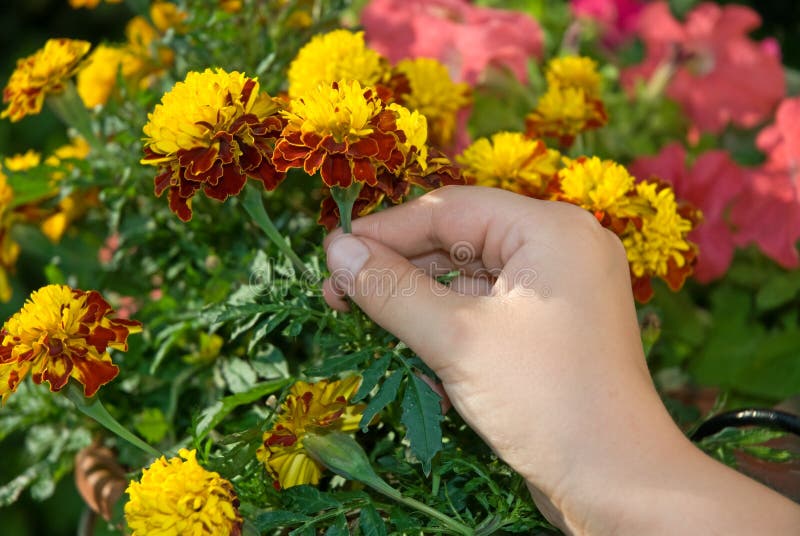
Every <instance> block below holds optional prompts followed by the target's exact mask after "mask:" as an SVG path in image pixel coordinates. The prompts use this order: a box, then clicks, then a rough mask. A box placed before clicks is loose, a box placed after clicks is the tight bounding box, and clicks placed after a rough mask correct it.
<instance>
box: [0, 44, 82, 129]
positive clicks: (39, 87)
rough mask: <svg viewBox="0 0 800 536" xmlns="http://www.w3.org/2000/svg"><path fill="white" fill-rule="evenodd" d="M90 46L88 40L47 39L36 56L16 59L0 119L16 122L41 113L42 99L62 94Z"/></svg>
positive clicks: (5, 91) (5, 93)
mask: <svg viewBox="0 0 800 536" xmlns="http://www.w3.org/2000/svg"><path fill="white" fill-rule="evenodd" d="M91 46H92V45H91V44H90V43H89V42H87V41H79V40H74V39H49V40H48V41H47V42H46V43H45V45H44V47H43V48H41V49H39V50H38V51H37V52H36V53H34V54H32V55H30V56H27V57H25V58H22V59H19V60H17V67H16V69H15V70H14V72H13V73H11V78H9V80H8V85H6V87H5V89H4V90H3V102H4V103H7V104H8V108H6V109H5V110H3V113H2V114H0V118H6V117H8V118H10V119H11V121H12V122H16V121H19V120H20V119H22V118H23V117H25V116H26V115H35V114H38V113H39V112H40V111H42V105H43V104H44V99H45V97H46V96H47V95H49V94H55V93H61V92H62V91H64V88H65V86H66V84H67V82H68V81H69V79H70V78H71V77H72V75H74V74H75V72H76V71H77V70H78V68H79V66H80V62H81V60H82V59H83V57H84V56H85V55H86V53H87V52H89V48H91Z"/></svg>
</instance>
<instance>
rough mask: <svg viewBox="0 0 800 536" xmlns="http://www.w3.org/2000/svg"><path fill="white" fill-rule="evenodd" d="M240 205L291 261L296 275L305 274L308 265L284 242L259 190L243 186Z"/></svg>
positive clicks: (251, 186)
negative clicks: (296, 272)
mask: <svg viewBox="0 0 800 536" xmlns="http://www.w3.org/2000/svg"><path fill="white" fill-rule="evenodd" d="M242 205H243V206H244V209H245V210H246V211H247V213H248V214H249V215H250V217H251V218H253V221H254V222H256V224H257V225H258V226H259V227H261V230H262V231H264V234H265V235H267V238H269V239H270V240H272V243H273V244H275V245H276V246H278V249H279V250H281V253H283V254H284V255H286V257H288V259H289V260H290V261H292V264H293V265H294V267H295V269H296V270H297V271H298V272H299V274H298V276H303V275H305V274H306V273H307V272H308V271H309V270H308V267H307V266H306V265H305V263H304V262H303V261H302V260H301V259H300V257H298V256H297V253H295V252H294V250H293V249H292V247H291V246H290V245H289V244H287V243H286V239H285V238H284V237H283V236H282V235H281V233H280V232H279V231H278V228H277V227H275V224H274V223H272V219H271V218H270V217H269V214H267V211H266V209H265V208H264V203H263V201H261V192H260V191H259V190H257V189H256V188H255V187H254V186H253V185H251V184H248V185H247V186H245V191H244V195H243V200H242Z"/></svg>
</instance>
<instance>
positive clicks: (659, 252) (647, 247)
mask: <svg viewBox="0 0 800 536" xmlns="http://www.w3.org/2000/svg"><path fill="white" fill-rule="evenodd" d="M636 196H637V197H639V198H640V199H641V200H642V201H644V202H645V203H646V204H647V209H646V210H645V211H643V212H642V213H641V215H640V216H639V217H638V218H636V219H635V220H633V221H632V222H630V223H629V224H628V228H627V229H626V231H625V232H624V233H623V234H622V236H621V238H622V244H623V245H624V246H625V251H626V252H627V255H628V262H629V263H630V267H631V276H632V279H633V290H634V295H635V296H636V299H638V300H639V301H641V302H646V301H648V300H649V299H650V298H651V297H652V295H653V289H652V287H651V286H650V278H651V277H660V278H661V279H663V280H664V281H666V282H667V284H668V285H669V287H670V288H671V289H672V290H679V289H680V288H681V287H682V286H683V283H684V281H685V280H686V278H687V277H688V276H689V275H690V274H691V273H692V268H693V266H694V263H695V261H696V257H697V246H696V245H694V244H693V243H692V242H690V241H689V240H688V239H687V238H686V237H687V235H688V234H689V232H691V230H692V228H693V227H694V226H695V224H696V223H697V222H698V221H699V219H700V217H701V216H700V214H699V212H698V211H697V210H695V209H694V208H693V207H691V206H689V205H684V206H680V205H678V203H677V202H676V201H675V192H674V191H673V190H672V188H670V187H669V185H668V184H666V183H663V182H660V181H652V180H651V181H644V182H640V183H638V184H637V185H636Z"/></svg>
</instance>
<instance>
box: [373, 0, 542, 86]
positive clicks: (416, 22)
mask: <svg viewBox="0 0 800 536" xmlns="http://www.w3.org/2000/svg"><path fill="white" fill-rule="evenodd" d="M361 22H362V24H363V25H364V31H365V35H366V39H367V42H368V43H369V45H370V46H371V47H372V48H374V49H375V50H377V51H378V52H380V53H381V54H383V55H384V56H386V57H387V58H388V59H389V60H390V61H392V62H397V61H399V60H401V59H404V58H418V57H427V58H436V59H437V60H439V61H440V62H442V63H443V64H445V65H446V66H447V67H448V69H449V70H450V75H451V76H452V77H453V78H454V79H455V80H456V81H459V82H468V83H470V84H475V83H477V82H478V81H479V79H480V77H481V75H482V74H483V72H484V71H485V70H486V68H487V67H489V66H495V67H501V68H507V69H509V70H510V71H511V72H512V73H513V74H514V76H515V77H516V78H517V79H518V80H519V81H520V82H522V83H526V82H527V80H528V65H527V63H528V60H529V59H530V58H534V57H535V58H541V56H542V46H543V34H542V30H541V28H540V27H539V24H538V23H537V22H536V21H535V20H534V19H533V18H531V17H530V16H528V15H526V14H524V13H520V12H517V11H509V10H504V9H492V8H486V7H476V6H473V5H472V4H470V3H469V2H467V0H372V1H371V2H369V4H368V5H367V6H366V7H365V8H364V11H363V12H362V15H361Z"/></svg>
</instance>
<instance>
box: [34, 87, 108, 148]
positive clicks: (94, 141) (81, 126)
mask: <svg viewBox="0 0 800 536" xmlns="http://www.w3.org/2000/svg"><path fill="white" fill-rule="evenodd" d="M47 104H48V106H50V109H51V110H53V112H55V114H56V115H57V116H58V118H59V119H60V120H61V121H62V122H63V123H64V124H65V125H67V126H68V127H71V128H74V129H75V130H76V131H77V132H78V134H80V135H81V137H83V139H85V140H86V142H87V143H88V144H89V145H90V146H91V148H92V149H94V150H95V151H97V152H101V153H102V152H105V150H106V149H105V146H104V145H103V143H102V142H101V141H100V140H99V139H98V137H97V136H96V135H95V133H94V130H93V129H92V119H91V117H89V111H88V110H87V109H86V106H84V104H83V101H82V100H81V98H80V96H79V95H78V91H77V90H76V89H75V84H73V83H72V81H68V82H67V83H66V84H65V86H64V91H62V92H61V93H58V94H54V95H49V96H48V97H47Z"/></svg>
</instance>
